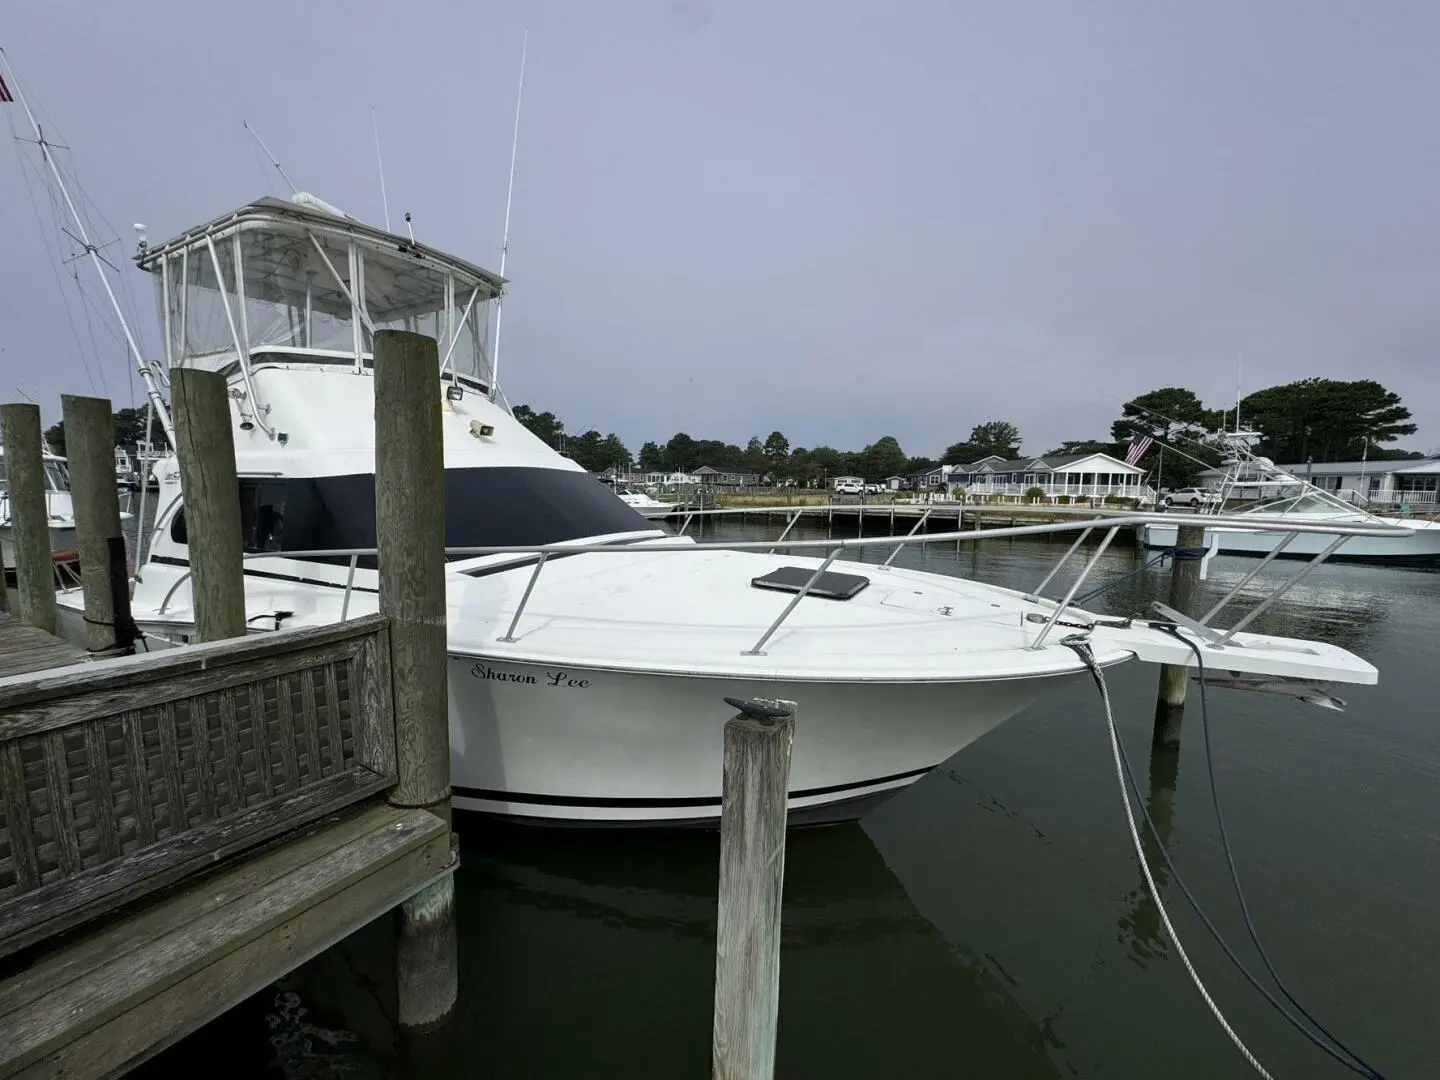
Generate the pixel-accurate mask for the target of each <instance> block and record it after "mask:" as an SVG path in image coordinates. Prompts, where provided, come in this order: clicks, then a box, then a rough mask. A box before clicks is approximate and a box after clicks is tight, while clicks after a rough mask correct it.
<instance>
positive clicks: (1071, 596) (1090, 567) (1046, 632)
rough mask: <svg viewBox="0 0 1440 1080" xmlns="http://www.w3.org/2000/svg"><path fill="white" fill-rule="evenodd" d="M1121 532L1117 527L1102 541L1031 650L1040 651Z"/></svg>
mask: <svg viewBox="0 0 1440 1080" xmlns="http://www.w3.org/2000/svg"><path fill="white" fill-rule="evenodd" d="M1119 531H1120V526H1118V525H1117V526H1115V527H1114V528H1113V529H1111V530H1110V531H1109V532H1107V533H1106V534H1105V539H1104V540H1101V541H1100V546H1099V547H1098V548H1096V549H1095V554H1094V555H1091V556H1090V561H1089V562H1087V563H1086V564H1085V569H1083V570H1081V571H1080V576H1079V577H1077V578H1076V579H1075V580H1074V581H1073V582H1072V583H1071V585H1070V591H1069V592H1067V593H1066V594H1065V596H1064V599H1062V600H1061V601H1060V603H1059V605H1057V606H1056V608H1055V610H1054V611H1052V612H1051V613H1050V618H1049V619H1048V620H1047V621H1046V623H1045V625H1044V626H1043V627H1041V629H1040V636H1039V637H1037V638H1036V639H1035V643H1034V644H1033V645H1031V646H1030V648H1032V649H1038V648H1040V646H1042V645H1044V644H1045V639H1046V638H1047V637H1049V636H1050V631H1051V629H1052V628H1053V627H1054V626H1055V624H1056V623H1057V622H1058V621H1059V619H1060V616H1061V615H1062V614H1064V612H1065V610H1066V609H1067V608H1068V607H1069V606H1070V601H1071V600H1073V599H1075V594H1076V592H1078V591H1079V589H1080V583H1081V582H1082V581H1084V580H1085V579H1086V578H1087V577H1089V576H1090V571H1091V570H1093V569H1094V568H1095V564H1096V563H1098V562H1099V561H1100V556H1101V555H1104V554H1105V549H1106V548H1108V547H1109V546H1110V541H1111V540H1114V539H1115V534H1116V533H1117V532H1119Z"/></svg>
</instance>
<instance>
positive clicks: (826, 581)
mask: <svg viewBox="0 0 1440 1080" xmlns="http://www.w3.org/2000/svg"><path fill="white" fill-rule="evenodd" d="M814 576H815V571H814V570H811V569H810V568H809V567H805V566H782V567H780V569H778V570H771V571H770V573H768V574H765V575H764V576H763V577H757V578H751V579H750V584H751V585H754V586H755V587H756V588H757V589H777V590H779V591H780V592H793V593H798V592H799V591H800V590H801V589H803V588H805V583H806V582H807V581H809V580H810V579H811V578H812V577H814ZM869 584H870V579H869V578H868V577H862V576H861V575H860V574H836V573H832V572H831V571H829V570H827V571H825V573H823V574H821V575H820V576H819V577H818V578H815V584H814V585H811V586H810V591H809V592H808V593H806V595H807V596H823V597H825V599H827V600H849V599H850V598H851V597H853V596H855V595H856V594H857V593H859V592H860V590H862V589H863V588H865V586H867V585H869Z"/></svg>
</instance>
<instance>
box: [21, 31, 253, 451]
mask: <svg viewBox="0 0 1440 1080" xmlns="http://www.w3.org/2000/svg"><path fill="white" fill-rule="evenodd" d="M0 61H3V62H4V67H5V68H6V69H8V70H9V72H10V79H11V81H12V84H13V86H14V91H13V93H14V97H15V100H16V101H18V102H19V103H20V106H21V108H23V109H24V110H25V118H26V119H27V120H29V121H30V127H31V128H32V129H33V130H34V132H35V141H36V143H37V144H38V145H39V147H40V156H41V157H42V158H44V159H45V164H46V165H48V166H49V167H50V175H51V176H52V177H53V178H54V180H55V186H56V187H57V188H59V189H60V194H61V195H62V196H64V198H65V208H66V209H67V210H68V211H69V212H70V220H71V221H73V222H74V223H75V231H76V232H77V233H78V234H79V237H78V239H79V243H80V245H81V246H82V247H83V248H84V249H85V254H86V255H88V256H89V257H90V263H91V265H93V266H94V267H95V273H96V274H97V275H99V278H100V284H101V285H102V286H104V288H105V295H106V296H108V297H109V298H110V306H111V307H112V308H114V309H115V318H116V319H117V320H118V321H119V323H120V330H121V332H122V333H123V334H124V336H125V344H127V345H128V346H129V347H130V352H131V354H132V355H133V356H134V357H135V366H136V368H137V369H138V370H139V372H140V378H141V379H143V380H144V382H145V392H146V394H147V395H148V396H149V399H150V401H151V403H152V404H153V405H154V406H155V411H156V412H157V413H159V415H160V426H161V427H163V428H164V429H165V437H166V438H167V439H169V440H170V445H172V446H173V445H175V432H174V429H173V428H172V427H171V426H170V411H169V410H168V409H166V408H165V401H164V399H163V398H161V397H160V387H159V386H158V385H157V384H156V381H155V372H154V371H153V370H152V369H151V367H150V365H149V364H148V363H147V362H146V360H145V355H144V354H143V353H142V352H141V351H140V345H139V343H138V342H137V341H136V340H135V335H134V334H133V333H131V331H130V324H129V323H128V322H127V321H126V319H125V312H124V311H122V310H121V309H120V301H119V300H117V299H116V297H115V289H114V287H113V286H112V285H111V284H110V279H109V278H108V277H106V276H105V260H104V259H102V258H101V257H100V248H99V247H98V246H97V245H95V244H93V243H91V241H90V233H89V231H88V230H87V229H86V228H85V222H84V220H83V219H82V218H81V217H80V212H79V211H78V210H77V209H76V208H75V200H74V199H72V198H71V197H70V189H69V188H68V187H67V186H66V185H65V177H64V176H62V175H61V174H60V166H58V165H57V164H55V155H54V154H52V153H50V146H51V145H52V144H51V143H48V142H46V141H45V135H44V133H43V132H42V131H41V130H40V123H39V121H37V120H36V119H35V114H34V112H32V111H31V109H30V102H29V101H27V100H26V98H25V92H24V90H23V88H22V87H21V85H20V77H19V76H18V75H17V74H16V73H15V68H14V65H12V64H11V63H10V57H9V56H7V55H6V53H5V50H4V49H0ZM277 167H278V166H277Z"/></svg>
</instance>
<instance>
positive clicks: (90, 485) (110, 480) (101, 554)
mask: <svg viewBox="0 0 1440 1080" xmlns="http://www.w3.org/2000/svg"><path fill="white" fill-rule="evenodd" d="M60 409H61V412H62V413H63V416H64V421H65V457H66V459H67V461H68V463H69V471H70V501H71V504H72V505H73V506H74V509H75V546H76V547H77V548H78V549H79V552H80V587H81V589H82V590H83V592H84V595H85V647H86V649H87V651H89V652H91V653H111V652H115V651H117V650H119V651H123V652H129V651H130V650H131V647H132V646H133V645H134V642H135V623H134V621H133V620H132V619H131V618H130V589H129V586H128V583H127V582H126V574H125V538H124V534H122V533H121V531H120V494H119V490H118V488H117V487H116V484H115V416H114V413H113V412H112V411H111V409H110V402H109V400H108V399H107V398H94V397H80V396H78V395H74V394H62V395H61V397H60Z"/></svg>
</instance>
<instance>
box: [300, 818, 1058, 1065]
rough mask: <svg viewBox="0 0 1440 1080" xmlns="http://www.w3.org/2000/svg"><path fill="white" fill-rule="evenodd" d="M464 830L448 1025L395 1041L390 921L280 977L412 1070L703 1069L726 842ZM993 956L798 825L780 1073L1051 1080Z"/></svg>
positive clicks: (465, 824) (656, 835)
mask: <svg viewBox="0 0 1440 1080" xmlns="http://www.w3.org/2000/svg"><path fill="white" fill-rule="evenodd" d="M459 827H461V828H463V829H464V832H463V833H462V835H463V837H464V842H463V845H462V851H461V859H462V861H461V869H460V872H459V875H458V877H457V902H458V903H459V906H460V916H461V971H460V980H461V984H460V985H461V1003H460V1008H461V1011H460V1014H459V1015H458V1016H457V1018H456V1021H455V1022H454V1023H453V1024H451V1025H450V1027H449V1028H448V1029H447V1030H446V1031H445V1032H444V1033H443V1034H442V1035H440V1036H439V1037H437V1038H431V1039H429V1040H427V1041H426V1042H425V1043H424V1044H419V1045H412V1046H410V1047H399V1046H396V1045H395V1044H394V1042H393V1040H392V1038H391V1031H390V1030H389V1024H388V1015H389V1014H390V1013H391V1009H390V1007H389V1006H388V1005H387V1003H386V1000H385V998H386V996H387V991H385V990H384V987H385V985H386V979H387V975H386V965H387V964H388V963H389V962H390V961H389V959H388V957H389V952H388V945H387V940H388V939H387V938H386V936H385V932H384V929H383V927H381V928H378V929H377V928H376V927H371V928H369V929H368V930H367V931H364V932H362V933H361V934H360V935H356V937H355V938H354V939H352V940H351V941H350V942H347V943H346V946H345V947H344V949H343V950H332V953H331V954H327V955H326V956H324V957H321V958H320V959H319V960H318V961H316V962H315V963H312V964H311V965H309V967H308V968H307V969H304V970H302V972H301V973H299V974H298V975H297V976H296V977H295V978H293V979H291V980H289V981H288V983H287V985H288V986H289V987H290V988H293V989H297V990H299V992H301V993H302V994H303V995H304V997H305V998H306V1000H307V1001H316V1000H321V1001H326V1002H328V1003H334V1004H336V1005H337V1007H339V1008H341V1009H343V1010H344V1013H345V1015H344V1020H343V1023H344V1025H345V1026H347V1027H349V1028H350V1029H351V1030H356V1031H359V1032H360V1033H361V1035H362V1037H363V1038H364V1039H365V1041H366V1043H367V1044H368V1045H370V1046H372V1047H374V1053H375V1054H376V1055H377V1056H378V1057H382V1058H387V1059H390V1060H391V1061H392V1062H393V1063H396V1064H401V1063H403V1065H402V1068H403V1071H404V1073H405V1074H406V1075H425V1076H427V1077H428V1076H436V1077H452V1076H453V1077H461V1076H464V1077H466V1078H471V1077H476V1076H483V1077H486V1078H492V1077H512V1076H513V1077H521V1076H524V1077H533V1076H562V1075H585V1076H595V1077H610V1076H615V1077H620V1076H624V1077H627V1078H628V1077H652V1076H653V1077H657V1078H658V1077H665V1078H667V1080H668V1078H673V1077H680V1076H704V1075H706V1074H707V1070H708V1068H709V1053H710V1023H711V1009H712V1004H713V1001H712V994H713V987H714V973H715V903H716V901H715V890H716V887H717V867H718V858H719V844H718V837H717V835H716V834H714V833H710V832H700V831H694V832H690V831H672V832H649V831H644V832H641V831H628V832H611V831H604V832H602V831H592V830H578V829H577V830H537V829H534V828H526V827H504V826H495V825H490V824H486V823H484V822H480V821H472V820H471V819H470V818H468V817H466V818H462V819H461V821H460V822H459ZM381 922H382V923H383V922H384V920H381ZM341 952H347V953H349V954H350V955H349V957H348V958H347V959H343V960H342V959H341V958H340V957H339V955H338V954H340V953H341ZM957 960H958V962H957ZM995 967H996V965H995V964H993V963H988V962H984V961H982V960H981V959H980V958H977V957H975V956H973V955H969V954H967V953H964V952H963V951H960V950H957V949H956V948H954V947H953V946H951V945H950V944H948V943H947V942H946V941H945V939H944V938H943V936H942V935H941V934H940V933H939V932H937V931H936V929H935V928H934V927H933V926H932V925H931V924H930V922H929V921H928V920H926V919H925V918H924V917H923V916H922V915H921V914H920V913H919V911H917V910H916V908H915V905H914V904H913V902H912V901H911V900H910V898H909V896H908V895H907V894H906V892H905V889H904V887H903V886H902V885H901V884H900V882H899V881H898V880H897V879H896V877H895V875H894V874H893V873H892V872H891V871H890V870H889V868H888V867H887V866H886V865H885V863H884V861H883V859H882V858H881V857H880V855H879V853H878V852H877V850H876V848H875V845H874V844H873V843H872V842H871V840H870V838H869V837H868V836H867V835H866V834H865V832H864V831H863V830H862V829H861V828H859V827H858V826H856V825H844V826H834V827H830V828H824V829H809V830H798V831H795V832H792V833H791V836H790V839H789V843H788V850H787V852H786V873H785V905H784V938H783V951H782V959H781V1003H780V1022H779V1030H780V1041H779V1047H778V1055H777V1075H787V1076H810V1075H815V1076H826V1077H857V1078H860V1077H865V1078H872V1077H876V1076H889V1075H904V1074H909V1075H924V1076H940V1075H948V1074H950V1073H951V1072H952V1071H953V1069H954V1068H955V1067H956V1062H959V1061H963V1062H964V1063H965V1068H966V1069H967V1070H971V1071H973V1074H974V1075H982V1076H1004V1077H1007V1078H1010V1077H1015V1078H1029V1077H1034V1078H1047V1080H1050V1078H1055V1077H1058V1076H1059V1075H1060V1073H1059V1072H1057V1070H1056V1068H1055V1067H1054V1065H1053V1064H1052V1063H1051V1060H1050V1057H1049V1043H1048V1042H1047V1038H1046V1035H1045V1032H1044V1030H1043V1029H1042V1026H1041V1024H1040V1023H1038V1022H1037V1021H1035V1020H1033V1019H1032V1018H1031V1017H1030V1016H1029V1015H1027V1013H1026V1012H1025V1010H1024V1009H1023V1008H1022V1007H1021V1006H1020V1005H1019V1004H1017V1003H1016V1001H1015V999H1014V997H1013V995H1012V992H1011V988H1010V987H1009V986H1008V985H1007V984H1006V983H1005V981H1004V978H1003V975H999V974H996V973H995ZM365 985H370V986H373V987H374V988H375V992H374V993H368V994H367V993H361V992H357V990H356V988H357V987H360V986H365ZM327 1022H328V1023H330V1024H338V1023H340V1021H339V1020H337V1019H336V1018H335V1017H333V1016H329V1017H327ZM560 1029H563V1032H564V1034H563V1036H561V1035H559V1034H558V1033H559V1031H560Z"/></svg>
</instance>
